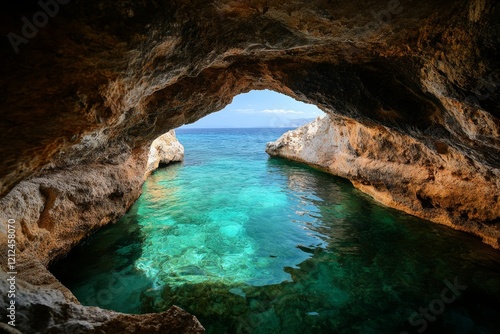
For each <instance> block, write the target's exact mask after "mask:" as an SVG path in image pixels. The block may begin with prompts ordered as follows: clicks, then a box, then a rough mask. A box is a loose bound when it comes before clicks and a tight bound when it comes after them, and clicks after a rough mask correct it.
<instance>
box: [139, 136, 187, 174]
mask: <svg viewBox="0 0 500 334" xmlns="http://www.w3.org/2000/svg"><path fill="white" fill-rule="evenodd" d="M182 160H184V146H182V144H181V143H180V142H179V141H178V140H177V137H175V131H174V130H170V131H169V132H167V133H165V134H164V135H161V136H160V137H158V138H156V139H155V140H154V141H153V143H152V144H151V149H150V150H149V158H148V165H147V168H146V173H145V176H148V175H149V174H151V173H152V172H153V171H154V170H155V169H157V168H158V167H159V166H160V164H161V165H167V164H169V163H171V162H177V161H182Z"/></svg>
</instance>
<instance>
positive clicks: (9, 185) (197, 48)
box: [0, 0, 500, 332]
mask: <svg viewBox="0 0 500 334" xmlns="http://www.w3.org/2000/svg"><path fill="white" fill-rule="evenodd" d="M1 6H2V9H1V10H0V22H1V23H0V32H1V34H2V35H3V36H4V38H2V44H1V47H0V64H1V65H0V73H1V75H0V87H1V90H0V91H1V93H0V101H1V103H0V143H1V144H0V156H1V158H2V159H1V160H0V196H1V197H3V199H2V201H1V202H0V213H1V215H0V216H1V224H2V225H1V227H0V229H1V231H2V233H1V235H2V236H1V240H0V242H1V244H2V247H3V246H4V245H5V243H6V241H7V238H6V237H5V233H4V232H5V230H6V228H7V227H6V219H14V220H15V230H16V240H17V241H18V249H17V251H18V261H19V263H20V266H19V270H18V271H19V277H18V279H19V284H20V286H22V287H28V286H29V287H32V290H29V291H32V292H33V294H32V296H33V298H31V299H29V298H28V299H24V300H23V302H22V303H23V305H24V306H22V307H23V308H22V312H24V314H25V316H24V317H22V318H20V319H23V321H22V324H23V325H22V326H24V327H22V329H23V330H24V331H28V332H30V328H31V329H33V328H34V329H35V331H38V332H43V331H46V332H54V331H56V329H53V328H55V327H56V326H59V325H60V324H62V323H63V322H65V321H66V322H69V323H70V322H71V321H72V320H71V319H79V320H78V321H83V320H82V319H87V320H88V321H87V323H89V324H92V323H93V322H92V321H93V319H104V318H99V317H101V316H100V315H98V314H101V315H102V317H105V315H104V314H107V313H106V312H104V311H103V313H99V312H98V311H97V310H95V309H90V308H89V309H88V308H83V307H80V308H79V309H80V310H81V312H82V313H80V314H79V315H78V316H77V315H75V314H73V313H72V312H69V311H68V310H72V309H73V307H74V304H73V303H72V298H71V295H70V293H69V292H68V291H66V290H65V289H64V288H63V287H61V286H60V284H57V282H56V281H55V279H54V278H53V277H52V276H51V275H50V273H49V272H48V271H46V269H45V268H46V266H47V265H48V264H49V263H50V262H51V261H53V260H54V259H56V258H57V257H59V256H63V255H64V254H65V253H66V252H67V251H68V250H69V249H70V248H71V247H72V245H74V243H76V242H77V241H78V240H81V238H83V237H84V236H85V235H86V234H87V233H88V232H89V231H90V230H92V229H95V228H97V227H98V226H102V225H103V224H106V223H107V222H110V221H113V220H115V219H116V218H117V217H118V216H120V215H121V214H123V213H124V212H125V210H126V208H127V207H128V206H129V205H130V204H131V203H132V202H133V201H134V200H135V199H136V198H137V196H138V195H139V193H140V185H141V184H142V182H143V175H144V173H145V171H146V165H147V159H148V149H149V147H150V145H151V143H152V141H153V140H154V139H156V138H157V137H158V136H159V135H161V134H163V133H165V132H167V131H168V130H170V129H173V128H175V127H177V126H178V125H181V124H184V123H191V122H194V121H196V120H197V119H199V118H201V117H203V116H205V115H207V114H209V113H211V112H215V111H217V110H219V109H221V108H223V107H224V106H225V105H227V104H228V103H230V101H231V99H232V97H233V96H235V95H236V94H239V93H242V92H247V91H249V90H251V89H272V90H275V91H277V92H281V93H284V94H287V95H289V96H291V97H294V98H296V99H298V100H301V101H304V102H309V103H313V104H316V105H317V106H319V107H320V108H321V109H323V110H324V111H325V112H326V113H328V114H329V115H335V117H337V118H338V119H342V120H344V121H345V122H349V124H350V125H349V128H350V129H356V128H359V129H360V130H359V131H360V136H361V135H362V136H364V138H365V137H368V138H365V139H364V140H368V142H369V143H370V145H369V147H370V149H372V148H373V149H379V148H380V147H379V146H380V145H378V146H377V144H376V143H375V139H374V138H372V135H373V136H374V135H378V134H379V133H382V137H384V136H385V137H387V138H389V137H390V136H403V137H400V138H399V139H395V140H394V141H391V140H389V139H387V140H386V141H385V142H386V143H393V144H395V145H397V147H394V148H393V149H394V151H395V152H406V151H408V152H409V153H411V154H413V155H419V154H420V155H422V156H428V157H429V158H431V157H432V159H429V161H428V162H426V164H427V165H428V170H427V174H428V175H427V177H429V178H431V175H430V174H431V171H436V170H439V167H440V166H444V167H445V171H447V172H449V173H450V175H451V172H452V171H458V170H460V171H461V172H462V173H464V174H463V175H461V176H456V177H451V176H450V177H449V178H448V179H446V178H445V176H444V175H445V172H443V174H439V175H436V176H434V177H435V179H436V180H438V179H439V178H440V177H443V179H442V181H437V182H438V183H435V184H445V183H446V182H448V181H447V180H449V181H450V182H452V181H454V180H457V179H460V178H461V182H465V183H467V182H469V181H467V180H466V178H469V179H470V180H476V179H477V180H482V178H483V176H484V183H479V184H480V185H483V184H490V185H491V184H492V182H494V181H492V180H494V179H495V178H497V177H498V175H497V174H494V173H493V174H487V173H486V172H484V173H483V168H485V169H488V170H490V171H493V170H496V169H498V168H499V166H500V136H499V134H500V121H499V117H500V107H499V105H500V103H499V102H500V97H499V92H498V86H499V83H500V71H499V66H498V65H499V59H500V55H499V49H500V47H499V45H500V11H499V3H498V1H486V0H444V1H439V2H436V1H433V0H418V1H409V0H408V1H405V0H388V1H379V0H349V1H344V0H340V1H329V0H309V1H302V0H292V1H278V0H249V1H234V0H215V1H201V0H194V1H193V0H190V1H187V0H144V1H128V0H122V1H109V0H94V1H86V0H72V1H66V0H64V1H63V0H41V1H38V2H35V1H16V2H5V3H3V4H2V5H1ZM7 7H9V8H7ZM373 129H377V130H373ZM346 130H347V129H346ZM384 131H386V132H384ZM346 135H347V134H346ZM402 138H407V140H406V139H405V140H403V139H402ZM364 140H363V141H358V143H359V144H363V142H364ZM388 145H389V144H388ZM408 145H410V146H411V147H412V148H411V149H410V148H409V149H408V150H406V149H404V148H402V147H403V146H408ZM387 150H388V149H384V152H386V151H387ZM446 152H448V153H446ZM359 154H360V155H367V156H368V155H370V154H372V155H374V158H373V159H372V160H374V161H379V160H380V159H381V157H382V153H377V152H368V151H366V150H364V149H363V150H360V152H359ZM379 158H380V159H379ZM394 158H395V159H396V158H397V160H395V166H396V165H400V166H403V165H404V166H405V168H404V169H403V170H401V168H399V169H397V170H399V172H398V173H396V174H394V172H393V171H391V170H390V169H389V168H382V169H376V168H372V169H370V168H369V166H364V167H363V166H360V168H361V169H364V168H366V170H371V171H373V173H372V172H370V173H364V174H363V175H364V176H363V178H360V179H359V180H360V182H361V181H362V182H363V184H364V185H365V186H366V187H367V188H366V189H367V191H371V190H370V189H375V184H376V187H377V189H381V190H377V191H380V193H382V192H383V189H384V187H385V188H387V187H390V186H391V185H393V184H395V183H396V182H395V181H394V182H392V183H387V184H381V183H379V182H381V180H382V181H384V180H388V177H380V176H377V175H376V174H375V171H378V172H379V173H385V172H387V173H392V174H390V175H396V176H397V177H399V176H401V180H402V182H403V181H404V182H406V183H407V184H408V185H409V189H411V190H410V191H408V195H412V194H413V193H414V192H416V191H417V190H418V189H420V188H419V187H420V186H419V185H417V183H418V182H420V180H421V179H422V178H423V177H424V175H423V174H422V173H425V171H424V169H422V168H421V163H422V161H421V160H420V158H418V157H417V156H408V157H404V156H403V157H399V156H398V157H394ZM404 159H406V160H404ZM440 159H445V160H446V159H450V161H458V162H457V163H458V165H457V166H456V168H451V167H450V164H453V162H450V163H448V162H446V161H445V162H442V161H441V160H440ZM359 161H361V160H359ZM403 162H404V164H402V163H403ZM412 162H415V165H414V166H413V165H412ZM423 162H425V160H424V161H423ZM461 166H467V167H466V168H465V169H463V170H462V167H461ZM345 167H346V168H347V167H348V166H345ZM446 168H449V169H448V170H446ZM405 169H407V170H408V171H412V174H407V173H406V172H405ZM474 169H478V170H479V173H472V172H473V171H474ZM395 170H396V169H395ZM433 173H434V172H433ZM485 173H486V174H485ZM348 174H349V170H346V171H345V175H346V176H347V175H348ZM396 176H395V177H396ZM410 176H414V177H415V178H412V177H410ZM486 177H488V178H489V179H490V181H488V180H486ZM353 179H354V178H353ZM355 180H357V179H355ZM439 182H442V183H439ZM488 182H489V183H488ZM382 183H383V182H382ZM370 184H371V185H370ZM426 184H427V186H428V187H430V188H429V189H425V190H424V197H422V196H420V197H421V198H422V201H420V200H419V202H420V203H421V204H423V205H421V206H422V207H423V206H430V205H432V206H434V208H437V205H441V206H446V207H448V206H449V207H453V206H455V207H456V208H458V209H459V210H460V211H463V212H464V213H463V221H464V222H465V221H469V220H472V221H474V222H475V223H474V224H475V226H477V227H476V228H477V229H478V230H479V229H483V230H488V229H491V230H496V229H498V228H499V225H500V221H499V217H498V216H497V217H494V215H491V216H488V220H484V221H481V219H482V218H484V213H482V210H483V208H484V205H486V204H484V205H483V204H481V205H480V206H477V207H475V206H476V205H478V204H480V203H478V201H477V200H476V199H477V197H478V196H479V194H480V193H481V192H482V191H483V190H476V192H475V193H474V194H473V195H472V196H469V195H468V194H465V195H467V196H466V197H464V194H460V197H461V198H462V199H463V200H462V202H460V203H458V201H455V202H453V201H451V200H450V199H443V198H441V197H440V196H442V195H443V193H442V192H433V191H432V189H435V188H432V189H431V187H432V183H430V182H427V183H426ZM460 184H462V183H460ZM460 184H459V185H456V184H455V183H453V184H448V183H446V186H447V187H458V188H457V191H458V190H460V189H463V187H462V188H461V186H460ZM487 189H491V188H487ZM388 193H389V192H385V194H388ZM392 194H398V196H401V198H400V199H398V201H400V202H404V201H407V202H408V204H407V206H408V207H410V204H411V205H414V207H416V208H417V207H418V202H416V201H415V200H414V198H413V197H409V198H408V199H406V200H405V199H404V198H403V197H404V192H401V193H399V192H394V193H392V192H391V196H393V195H392ZM387 196H388V195H387ZM415 196H416V195H415ZM474 196H476V197H475V198H476V199H474V198H473V197H474ZM487 198H490V199H492V198H491V197H487ZM447 201H449V202H450V203H446V202H447ZM413 202H414V203H413ZM453 203H455V204H453ZM429 209H432V208H429ZM438 210H439V209H436V211H434V212H438ZM474 210H476V211H474ZM429 212H430V211H429ZM436 214H437V213H436ZM461 214H462V213H461V212H458V215H459V216H460V215H461ZM452 215H455V214H454V213H452ZM471 230H472V229H471ZM484 235H485V236H486V235H488V236H491V238H494V237H493V235H494V234H491V233H490V234H484ZM491 238H490V239H488V242H489V243H490V244H495V241H494V240H492V239H491ZM5 257H6V254H4V253H2V254H1V256H0V262H1V263H0V266H1V267H2V268H3V270H6V269H7V268H6V263H7V260H6V258H5ZM3 287H4V286H3V285H2V289H3ZM54 289H55V290H54ZM34 291H36V293H35V292H34ZM57 291H60V294H62V295H63V296H64V297H60V298H59V297H57V296H55V294H58V293H57ZM36 296H41V297H40V298H38V297H36ZM59 296H60V295H59ZM35 297H36V298H35ZM2 308H3V306H2ZM40 310H44V311H43V312H45V313H43V312H42V311H40ZM30 312H31V313H30ZM33 312H35V313H36V314H41V316H40V317H33V316H32V315H33V314H34V313H33ZM39 312H42V313H39ZM94 312H97V313H94ZM121 319H123V317H122V318H121ZM127 319H129V320H130V321H132V322H136V323H137V324H138V325H137V326H140V325H139V324H140V323H142V322H141V321H143V320H141V319H146V318H141V317H137V318H127ZM75 321H76V320H75ZM142 324H143V323H142ZM116 328H119V326H116ZM138 328H139V327H138ZM108 329H109V328H108ZM32 331H33V330H31V332H32ZM154 331H155V330H152V331H151V332H154ZM156 332H161V331H160V330H159V329H157V330H156Z"/></svg>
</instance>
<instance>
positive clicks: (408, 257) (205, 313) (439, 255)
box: [53, 129, 500, 333]
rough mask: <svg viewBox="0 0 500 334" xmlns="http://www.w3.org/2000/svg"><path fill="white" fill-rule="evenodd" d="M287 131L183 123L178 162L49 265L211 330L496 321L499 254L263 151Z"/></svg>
mask: <svg viewBox="0 0 500 334" xmlns="http://www.w3.org/2000/svg"><path fill="white" fill-rule="evenodd" d="M283 132H284V130H282V129H232V130H229V129H226V130H223V129H211V130H184V131H182V130H181V131H178V138H179V140H180V141H181V142H182V143H183V144H184V146H185V149H186V157H185V162H184V163H182V164H175V165H171V166H169V167H167V168H164V169H161V170H158V171H156V172H155V173H154V174H153V175H152V176H151V177H150V178H149V179H148V180H147V182H146V184H145V185H144V189H143V195H142V196H141V197H140V199H139V200H138V201H137V203H135V204H134V206H133V207H132V209H131V210H130V212H129V213H128V214H127V215H125V216H124V217H123V218H122V219H121V220H120V221H119V222H118V223H117V224H115V225H112V226H108V227H106V228H104V229H102V230H100V231H99V232H98V233H96V234H95V235H94V236H92V237H91V238H89V239H88V240H86V241H85V242H84V243H83V244H82V245H80V246H78V247H77V248H76V249H75V250H74V251H72V253H71V254H70V255H69V256H68V257H67V258H66V259H64V260H63V261H61V262H60V263H58V264H57V265H56V266H54V268H53V272H54V273H55V274H56V276H57V277H58V278H60V280H61V281H62V282H63V283H64V284H65V285H66V286H68V287H69V288H70V289H71V291H73V293H74V294H75V295H76V296H77V297H78V299H79V300H80V301H81V302H82V303H83V304H84V305H96V306H100V307H103V308H108V309H113V310H117V311H121V312H129V313H145V312H158V311H162V310H166V309H168V308H169V307H170V306H171V305H178V306H180V307H182V308H184V309H185V310H187V311H189V312H191V313H192V314H194V315H196V316H197V317H198V319H199V320H200V321H201V323H202V324H203V325H204V326H205V327H206V329H207V332H208V333H400V332H402V331H403V332H408V333H421V332H425V333H499V332H500V252H498V251H495V250H493V249H492V248H490V247H489V246H486V245H484V244H482V243H481V241H480V240H478V239H477V238H475V237H472V236H470V235H468V234H464V233H461V232H457V231H454V230H451V229H449V228H446V227H443V226H439V225H436V224H432V223H429V222H426V221H423V220H421V219H418V218H415V217H412V216H409V215H406V214H403V213H400V212H397V211H395V210H391V209H388V208H385V207H383V206H381V205H378V204H376V203H375V202H374V201H373V200H371V199H370V198H369V197H367V196H365V195H363V194H362V193H360V192H359V191H357V190H355V189H354V188H353V187H352V185H351V184H350V183H349V182H348V181H345V180H342V179H340V178H337V177H334V176H331V175H328V174H325V173H322V172H319V171H315V170H313V169H310V168H308V167H306V166H303V165H300V164H296V163H291V162H288V161H285V160H281V159H269V158H268V156H267V155H266V154H265V152H264V148H265V143H266V142H268V141H272V140H275V139H276V138H278V137H279V136H280V135H281V133H283ZM453 284H455V285H458V286H459V287H458V289H457V288H455V290H453V289H450V287H449V286H450V285H453ZM445 289H447V290H445ZM453 291H454V292H455V293H453ZM425 309H428V310H427V311H426V310H425ZM414 312H417V313H416V314H414ZM426 312H427V313H426ZM418 313H422V316H421V315H418ZM409 319H410V320H411V321H412V322H411V323H410V322H409V321H408V320H409ZM424 327H425V328H424Z"/></svg>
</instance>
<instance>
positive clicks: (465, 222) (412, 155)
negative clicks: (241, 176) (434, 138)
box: [266, 116, 500, 248]
mask: <svg viewBox="0 0 500 334" xmlns="http://www.w3.org/2000/svg"><path fill="white" fill-rule="evenodd" d="M266 152H267V153H269V154H270V155H271V156H279V157H284V158H287V159H290V160H294V161H299V162H304V163H306V164H309V165H312V166H315V167H317V168H320V169H322V170H325V171H327V172H329V173H332V174H335V175H338V176H341V177H344V178H347V179H349V180H351V181H352V183H353V184H354V186H355V187H357V188H358V189H360V190H362V191H363V192H365V193H367V194H370V195H371V196H373V197H374V198H375V199H376V200H378V201H379V202H382V203H384V204H386V205H388V206H390V207H393V208H397V209H399V210H403V211H406V212H408V213H411V214H413V215H416V216H418V217H421V218H424V219H428V220H431V221H433V222H436V223H441V224H444V225H448V226H451V227H453V228H455V229H457V230H462V231H466V232H470V233H473V234H476V235H478V236H480V237H482V238H483V241H484V242H485V243H487V244H490V245H491V246H493V247H495V248H500V244H499V240H500V230H499V229H498V227H497V226H495V225H494V224H488V223H485V222H489V221H491V222H493V221H494V220H495V219H497V217H499V216H500V201H499V200H498V194H500V169H498V168H492V167H490V166H488V165H487V164H484V163H482V162H481V161H475V162H474V163H471V162H470V160H469V159H468V158H467V157H466V156H465V155H464V154H463V153H462V152H460V151H459V150H457V149H455V148H453V147H450V146H449V145H447V144H445V143H443V142H435V143H434V146H432V144H431V145H429V146H426V145H425V144H423V143H422V142H419V141H417V140H415V139H414V138H412V137H411V136H408V135H406V134H404V133H401V132H399V131H396V130H393V129H389V128H386V127H382V126H379V125H373V126H368V125H363V124H361V123H358V122H353V121H352V120H349V119H345V118H342V117H336V116H331V117H328V116H325V117H323V118H317V119H316V120H315V121H313V122H311V123H309V124H307V125H304V126H302V127H300V128H298V129H296V130H292V131H289V132H287V133H285V134H284V135H283V136H282V137H281V138H279V139H278V140H277V141H276V142H273V143H268V144H267V147H266Z"/></svg>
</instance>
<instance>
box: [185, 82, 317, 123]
mask: <svg viewBox="0 0 500 334" xmlns="http://www.w3.org/2000/svg"><path fill="white" fill-rule="evenodd" d="M320 115H323V112H322V111H321V110H320V109H318V107H316V106H315V105H312V104H306V103H303V102H299V101H296V100H294V99H292V98H291V97H288V96H286V95H283V94H279V93H276V92H273V91H270V90H260V91H257V90H254V91H251V92H249V93H246V94H240V95H238V96H235V97H234V99H233V102H232V103H231V104H229V105H228V106H227V107H226V108H224V109H222V110H221V111H219V112H216V113H213V114H210V115H208V116H205V117H204V118H202V119H200V120H198V121H197V122H196V123H194V124H188V125H184V126H183V127H182V128H269V127H271V128H274V127H282V126H286V124H288V123H289V122H290V120H292V119H299V118H316V117H318V116H320Z"/></svg>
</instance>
